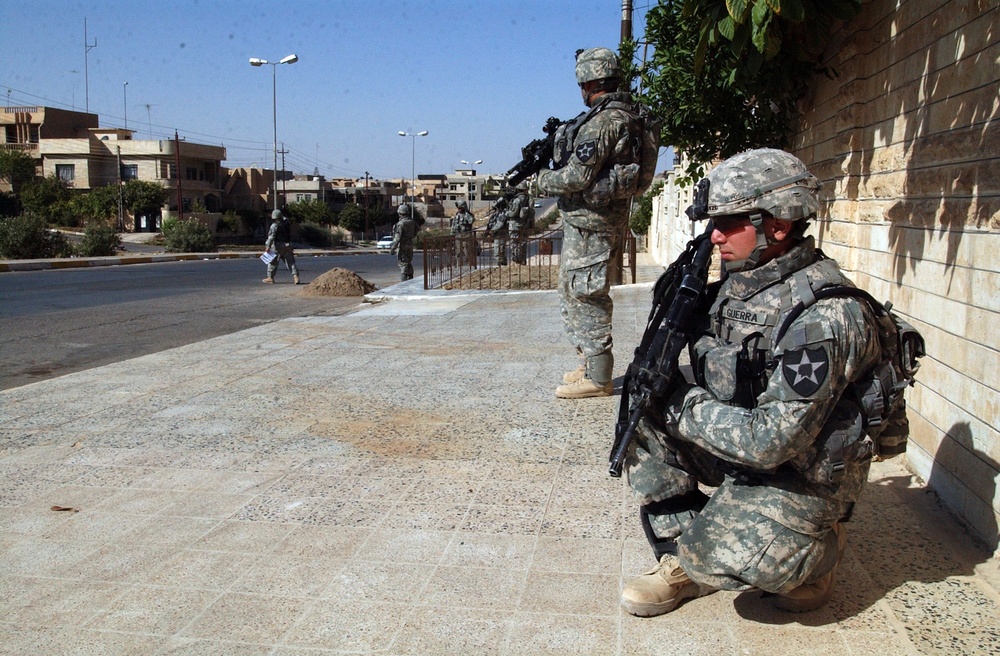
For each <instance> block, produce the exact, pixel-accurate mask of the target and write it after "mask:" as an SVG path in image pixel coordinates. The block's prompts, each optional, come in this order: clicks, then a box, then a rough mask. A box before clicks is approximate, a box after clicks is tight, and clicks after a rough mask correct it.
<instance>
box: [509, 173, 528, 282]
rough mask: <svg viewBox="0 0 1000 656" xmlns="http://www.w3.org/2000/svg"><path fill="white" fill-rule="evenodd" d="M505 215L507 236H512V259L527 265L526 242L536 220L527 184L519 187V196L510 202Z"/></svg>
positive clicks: (516, 262)
mask: <svg viewBox="0 0 1000 656" xmlns="http://www.w3.org/2000/svg"><path fill="white" fill-rule="evenodd" d="M505 215H506V217H507V234H508V235H510V259H511V261H512V262H514V263H515V264H525V263H526V262H527V261H528V260H527V254H526V252H525V250H526V249H525V243H524V240H525V239H526V238H527V236H528V234H527V232H528V229H530V228H531V227H532V225H533V224H534V220H535V211H534V209H532V207H531V198H530V197H529V196H528V184H527V183H526V182H522V183H521V184H519V185H517V195H516V196H514V199H513V200H512V201H511V202H510V206H509V207H508V208H507V211H506V212H505Z"/></svg>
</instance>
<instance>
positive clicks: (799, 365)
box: [781, 347, 830, 397]
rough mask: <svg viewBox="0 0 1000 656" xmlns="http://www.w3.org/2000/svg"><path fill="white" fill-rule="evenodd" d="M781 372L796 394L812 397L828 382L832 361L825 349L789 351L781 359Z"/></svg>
mask: <svg viewBox="0 0 1000 656" xmlns="http://www.w3.org/2000/svg"><path fill="white" fill-rule="evenodd" d="M781 372H782V373H783V374H784V376H785V382H786V383H788V385H789V387H791V388H792V389H793V390H794V391H795V393H796V394H798V395H800V396H803V397H808V396H812V395H813V394H815V393H816V392H818V391H819V389H820V388H821V387H823V383H825V382H826V377H827V375H828V374H829V373H830V359H829V356H827V354H826V349H824V348H823V347H817V348H801V349H798V350H795V351H788V352H786V353H785V354H784V355H783V356H782V358H781Z"/></svg>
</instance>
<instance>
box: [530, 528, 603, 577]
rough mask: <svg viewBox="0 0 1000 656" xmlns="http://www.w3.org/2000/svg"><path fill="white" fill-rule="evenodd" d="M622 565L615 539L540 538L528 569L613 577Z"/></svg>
mask: <svg viewBox="0 0 1000 656" xmlns="http://www.w3.org/2000/svg"><path fill="white" fill-rule="evenodd" d="M621 562H622V543H621V541H619V540H600V539H586V538H559V537H548V536H544V535H543V536H541V537H539V538H538V547H537V549H536V550H535V557H534V559H533V560H532V563H531V568H532V569H536V570H543V571H553V572H573V573H579V574H606V575H613V576H615V577H616V578H617V577H618V575H619V571H620V569H621Z"/></svg>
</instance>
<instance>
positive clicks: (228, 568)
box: [143, 549, 264, 592]
mask: <svg viewBox="0 0 1000 656" xmlns="http://www.w3.org/2000/svg"><path fill="white" fill-rule="evenodd" d="M263 557H264V556H261V555H259V554H251V553H238V552H237V553H234V552H230V551H200V550H195V549H184V550H179V551H174V552H172V553H170V554H169V555H168V556H167V557H166V558H165V559H164V562H163V564H162V565H161V566H160V567H159V568H157V569H156V570H155V571H153V572H150V574H149V575H148V576H147V577H146V578H145V580H144V581H143V582H144V583H146V584H149V585H159V586H166V587H176V588H203V589H206V590H215V591H219V592H221V591H222V590H225V589H227V588H229V586H231V585H232V584H233V581H235V580H236V579H237V578H238V577H239V576H241V575H242V574H243V572H245V571H246V570H247V569H249V568H250V567H251V566H253V564H254V563H256V562H257V561H259V560H260V559H261V558H263Z"/></svg>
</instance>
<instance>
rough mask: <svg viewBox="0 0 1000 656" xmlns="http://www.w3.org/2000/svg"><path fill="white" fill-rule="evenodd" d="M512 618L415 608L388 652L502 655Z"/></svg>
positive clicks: (462, 610) (410, 655)
mask: <svg viewBox="0 0 1000 656" xmlns="http://www.w3.org/2000/svg"><path fill="white" fill-rule="evenodd" d="M512 618H513V613H511V612H503V611H495V610H478V609H465V608H437V607H435V608H418V609H416V610H415V611H414V612H412V613H411V614H410V615H409V616H408V618H407V620H406V623H405V624H404V625H403V627H402V629H400V631H399V633H398V635H397V636H396V639H395V640H394V641H393V643H392V645H391V647H390V648H389V653H392V654H399V655H401V656H402V655H406V656H425V655H426V654H483V655H484V656H487V655H491V654H502V653H504V651H503V649H504V644H505V642H506V636H507V633H508V632H509V630H510V625H511V621H512ZM566 653H569V652H566Z"/></svg>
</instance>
